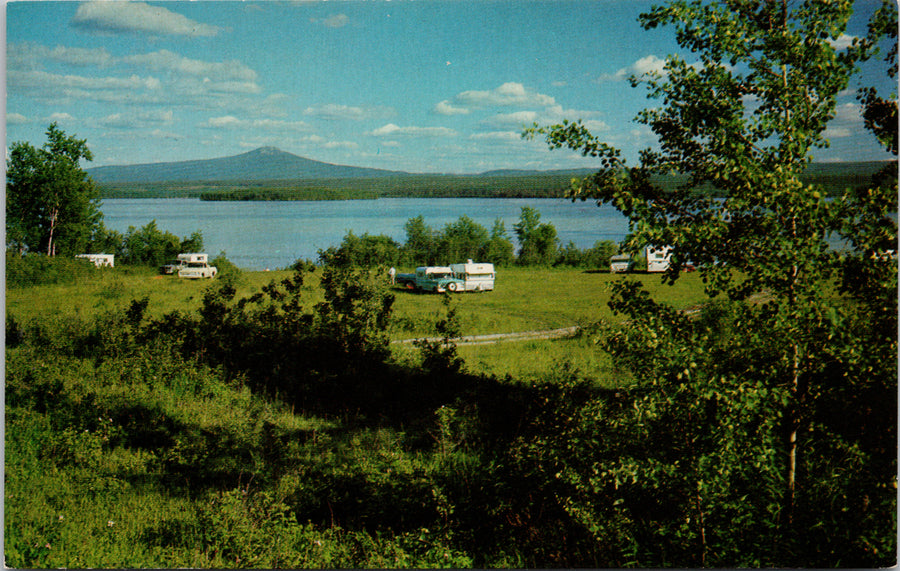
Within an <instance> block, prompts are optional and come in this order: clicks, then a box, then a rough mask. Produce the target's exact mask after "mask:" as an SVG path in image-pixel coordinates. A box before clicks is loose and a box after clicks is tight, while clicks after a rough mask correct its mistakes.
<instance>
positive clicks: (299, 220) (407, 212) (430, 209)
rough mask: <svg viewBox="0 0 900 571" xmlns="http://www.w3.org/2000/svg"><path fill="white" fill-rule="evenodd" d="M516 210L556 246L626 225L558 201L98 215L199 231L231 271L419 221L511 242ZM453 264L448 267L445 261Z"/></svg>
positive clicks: (402, 236) (160, 207) (230, 207)
mask: <svg viewBox="0 0 900 571" xmlns="http://www.w3.org/2000/svg"><path fill="white" fill-rule="evenodd" d="M523 206H531V207H533V208H536V209H537V210H538V211H539V212H540V213H541V222H549V223H551V224H553V226H555V227H556V231H557V233H558V235H559V238H560V244H561V245H565V244H567V243H569V241H572V242H574V243H575V245H576V246H578V247H579V248H582V249H584V248H590V247H591V246H593V245H594V243H596V242H597V241H598V240H613V241H616V242H618V241H620V240H622V239H623V238H624V237H625V234H626V233H627V231H628V221H627V220H626V219H625V218H624V217H623V216H622V215H621V214H619V213H618V212H617V211H616V210H615V209H613V208H611V207H609V206H604V207H602V208H600V207H598V206H597V205H596V203H594V202H590V201H589V202H575V203H573V202H570V201H568V200H563V199H496V198H429V199H422V198H380V199H378V200H347V201H316V202H310V201H306V202H300V201H298V202H268V201H267V202H203V201H200V200H199V199H189V198H174V199H110V200H104V201H103V204H102V208H101V209H102V210H103V215H104V218H103V220H104V223H105V224H106V226H107V228H111V229H113V230H118V231H119V232H122V233H125V232H126V231H127V230H128V227H129V226H134V227H135V228H139V227H141V226H144V225H146V224H147V223H148V222H150V221H151V220H156V225H157V227H158V228H159V229H160V230H163V231H169V232H172V233H173V234H176V235H177V236H178V237H180V238H183V237H186V236H189V235H190V234H191V233H192V232H194V231H196V230H200V231H201V232H202V233H203V243H204V246H205V250H206V252H208V253H209V254H210V256H215V255H217V254H218V253H219V252H222V251H224V252H225V253H226V255H227V256H228V259H229V260H231V261H232V262H234V263H235V264H237V265H238V266H240V267H242V268H246V269H252V270H262V269H265V268H271V269H275V268H283V267H286V266H289V265H290V264H292V263H293V262H294V261H295V260H297V259H300V258H303V259H310V260H316V259H317V257H318V251H319V250H320V249H325V248H328V247H329V246H337V245H339V244H340V243H341V240H342V239H343V238H344V236H345V235H346V234H347V232H349V231H351V230H352V231H353V233H354V234H357V235H361V234H364V233H369V234H372V235H377V234H385V235H387V236H390V237H391V238H393V239H394V240H396V241H397V242H399V243H401V244H402V243H403V242H405V241H406V232H405V230H404V229H403V225H404V224H406V222H407V220H409V219H410V218H415V217H416V216H419V215H421V216H423V217H424V218H425V223H426V224H427V225H428V226H430V227H431V228H433V229H434V230H441V229H442V228H443V227H444V226H445V225H446V224H448V223H450V222H455V221H456V220H457V219H459V217H460V216H463V215H465V216H468V217H469V218H471V219H473V220H474V221H475V222H477V223H479V224H481V225H482V226H484V227H485V228H487V230H488V231H490V229H491V228H492V227H493V225H494V220H496V219H497V218H500V219H501V220H503V222H504V224H505V225H506V231H507V234H509V237H510V239H511V240H513V242H514V243H515V234H514V232H513V225H514V224H516V223H517V222H518V221H519V215H520V213H521V210H522V207H523ZM452 261H454V260H448V263H449V262H452Z"/></svg>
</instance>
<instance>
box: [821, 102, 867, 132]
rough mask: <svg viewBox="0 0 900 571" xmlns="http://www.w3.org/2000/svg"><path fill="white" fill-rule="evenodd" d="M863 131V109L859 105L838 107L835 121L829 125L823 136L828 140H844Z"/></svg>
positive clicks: (849, 104) (835, 112)
mask: <svg viewBox="0 0 900 571" xmlns="http://www.w3.org/2000/svg"><path fill="white" fill-rule="evenodd" d="M862 130H863V117H862V108H861V106H860V105H859V104H857V103H845V104H843V105H838V106H837V107H836V108H835V110H834V119H832V120H831V121H830V122H829V123H828V127H827V128H826V129H825V132H824V133H823V136H824V137H825V138H826V139H843V138H846V137H852V136H853V135H854V134H857V133H859V132H861V131H862Z"/></svg>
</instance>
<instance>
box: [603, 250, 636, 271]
mask: <svg viewBox="0 0 900 571" xmlns="http://www.w3.org/2000/svg"><path fill="white" fill-rule="evenodd" d="M633 267H634V261H632V259H631V256H629V255H628V254H618V255H616V256H613V257H612V258H610V259H609V271H610V272H612V273H614V274H621V273H626V272H630V271H631V269H632V268H633Z"/></svg>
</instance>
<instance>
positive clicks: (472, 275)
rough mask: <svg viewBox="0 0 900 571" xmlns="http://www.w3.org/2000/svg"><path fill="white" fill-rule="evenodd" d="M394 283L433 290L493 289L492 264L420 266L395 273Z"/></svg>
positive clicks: (468, 262)
mask: <svg viewBox="0 0 900 571" xmlns="http://www.w3.org/2000/svg"><path fill="white" fill-rule="evenodd" d="M394 283H395V284H397V285H400V286H404V287H406V288H408V289H416V290H419V291H435V292H439V293H442V292H445V291H451V292H462V291H488V290H492V289H494V264H476V263H473V262H472V260H468V261H467V262H466V263H465V264H451V265H450V266H420V267H418V268H416V272H415V273H413V274H397V275H396V276H395V277H394Z"/></svg>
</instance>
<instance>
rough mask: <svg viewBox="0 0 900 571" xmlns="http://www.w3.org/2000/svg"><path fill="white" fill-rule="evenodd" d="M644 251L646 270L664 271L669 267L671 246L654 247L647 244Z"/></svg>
mask: <svg viewBox="0 0 900 571" xmlns="http://www.w3.org/2000/svg"><path fill="white" fill-rule="evenodd" d="M645 253H646V254H647V272H664V271H666V270H668V269H669V264H670V262H671V261H672V248H671V247H670V246H664V247H662V248H655V247H653V246H647V248H646V250H645Z"/></svg>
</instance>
